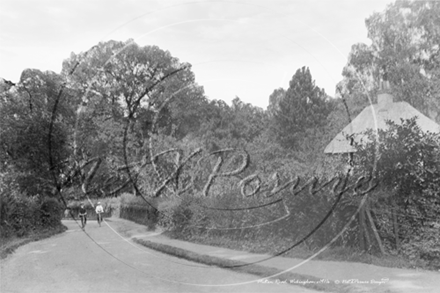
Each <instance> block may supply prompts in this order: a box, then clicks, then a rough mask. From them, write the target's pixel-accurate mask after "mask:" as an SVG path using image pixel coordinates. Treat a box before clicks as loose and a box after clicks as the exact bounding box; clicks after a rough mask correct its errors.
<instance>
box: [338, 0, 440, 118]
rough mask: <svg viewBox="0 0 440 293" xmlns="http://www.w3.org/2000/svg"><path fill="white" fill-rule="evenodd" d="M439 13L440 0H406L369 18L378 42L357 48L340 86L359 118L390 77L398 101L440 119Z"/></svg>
mask: <svg viewBox="0 0 440 293" xmlns="http://www.w3.org/2000/svg"><path fill="white" fill-rule="evenodd" d="M439 15H440V3H439V2H437V1H407V0H405V1H395V2H394V3H392V4H390V5H388V7H387V9H386V10H385V11H383V12H381V13H374V14H373V15H371V16H370V17H369V18H368V19H367V20H366V22H365V23H366V26H367V30H368V38H369V39H370V40H371V42H372V43H371V45H366V44H355V45H353V47H352V50H351V53H350V56H349V58H348V62H347V65H346V66H345V67H344V70H343V76H344V80H343V81H342V82H341V83H340V84H339V86H340V89H341V92H342V93H343V95H344V96H345V97H346V98H347V100H348V102H349V103H350V105H349V106H350V109H353V110H354V112H355V114H356V113H357V112H356V111H358V110H359V109H361V108H363V107H364V106H365V105H366V104H368V103H369V102H371V101H369V97H375V96H376V93H377V89H379V88H380V82H381V81H382V80H384V79H386V80H388V81H389V82H390V86H391V90H392V92H393V93H394V95H395V96H396V97H398V98H399V99H401V100H403V101H406V102H408V103H410V104H411V105H413V106H414V107H416V108H417V109H420V110H421V111H422V112H423V113H424V114H425V115H427V116H429V117H431V118H432V119H434V120H437V122H439V121H440V120H439V119H440V112H439V111H438V109H440V104H439V101H438V98H437V97H438V96H439V93H440V87H439V79H440V46H439V44H440V31H439V30H438V27H439V26H440V17H439ZM356 105H357V106H356Z"/></svg>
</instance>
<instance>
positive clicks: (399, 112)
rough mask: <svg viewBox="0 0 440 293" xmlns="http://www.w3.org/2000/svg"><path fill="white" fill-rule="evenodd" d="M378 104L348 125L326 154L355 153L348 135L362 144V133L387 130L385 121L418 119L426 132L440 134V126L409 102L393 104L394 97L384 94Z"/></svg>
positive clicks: (327, 149)
mask: <svg viewBox="0 0 440 293" xmlns="http://www.w3.org/2000/svg"><path fill="white" fill-rule="evenodd" d="M378 101H379V103H378V104H373V105H370V106H368V107H366V108H365V109H364V110H362V112H361V113H360V114H359V115H358V116H357V117H356V118H355V119H354V120H353V121H352V122H351V123H350V124H348V125H347V126H346V127H345V128H344V129H343V130H342V131H341V132H340V133H338V134H337V135H336V136H335V138H333V140H332V141H331V142H330V143H329V144H328V145H327V146H326V148H325V150H324V153H327V154H338V153H339V154H340V153H351V152H355V151H356V150H355V148H354V147H352V146H351V145H350V141H349V140H348V139H347V138H346V137H347V135H352V134H354V135H353V139H354V141H355V142H360V140H361V138H362V137H363V136H362V135H360V133H363V132H365V131H366V130H367V129H385V128H386V127H387V125H386V123H385V121H386V120H391V121H393V122H395V123H397V124H400V123H401V120H400V119H410V118H413V117H414V116H416V117H417V120H416V122H417V125H418V126H419V127H420V128H421V129H422V131H425V132H428V131H429V132H434V133H438V132H440V125H438V124H437V123H435V122H434V121H433V120H431V119H429V118H428V117H426V116H425V115H423V114H422V113H420V112H419V111H417V110H416V109H415V108H414V107H412V106H411V105H410V104H408V103H407V102H395V103H394V102H393V101H392V96H391V95H389V94H382V95H379V97H378Z"/></svg>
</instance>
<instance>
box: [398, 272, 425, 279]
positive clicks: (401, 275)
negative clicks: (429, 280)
mask: <svg viewBox="0 0 440 293" xmlns="http://www.w3.org/2000/svg"><path fill="white" fill-rule="evenodd" d="M420 275H421V273H403V274H397V276H399V277H405V278H407V277H417V276H420Z"/></svg>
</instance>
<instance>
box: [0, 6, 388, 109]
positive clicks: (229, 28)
mask: <svg viewBox="0 0 440 293" xmlns="http://www.w3.org/2000/svg"><path fill="white" fill-rule="evenodd" d="M391 2H392V1H391V0H236V1H231V0H230V1H222V0H212V1H209V0H201V1H200V0H199V1H198V0H121V1H117V0H87V1H84V0H48V1H44V0H34V1H32V0H0V77H3V78H5V79H7V80H11V81H13V82H16V81H18V80H19V78H20V74H21V72H22V71H23V69H25V68H37V69H40V70H43V71H44V70H52V71H55V72H60V70H61V65H62V61H63V60H64V59H66V58H68V57H69V56H70V53H71V52H75V53H79V52H82V51H86V50H88V49H89V48H91V47H92V46H94V45H96V44H97V43H98V42H100V41H107V40H110V39H114V40H119V41H126V40H127V39H129V38H132V39H134V40H135V42H137V43H138V44H139V45H157V46H159V47H160V48H161V49H164V50H168V51H170V52H171V54H172V55H173V56H175V57H177V58H179V59H180V60H181V61H183V62H189V63H191V64H192V65H193V67H192V69H193V72H194V73H195V75H196V81H197V83H198V84H199V85H202V86H203V87H204V88H205V92H206V94H207V96H208V98H209V99H222V100H225V101H227V102H228V103H229V102H230V101H231V100H232V99H234V98H235V96H238V97H240V99H241V100H243V101H245V102H247V103H251V104H253V105H256V106H259V107H262V108H266V107H267V105H268V101H269V96H270V94H271V93H272V92H273V90H274V89H276V88H279V87H283V88H287V87H288V84H289V80H290V79H291V77H292V75H293V74H294V73H295V71H296V70H297V69H298V68H300V67H302V66H308V67H309V68H310V70H311V73H312V77H313V78H314V79H315V81H316V85H318V86H319V87H323V88H324V89H325V90H326V92H327V93H328V94H329V95H331V96H333V95H334V92H335V85H336V83H337V82H338V81H340V80H341V79H342V76H341V72H342V68H343V67H344V65H345V64H346V62H347V57H348V53H349V52H350V48H351V46H352V45H353V44H355V43H358V42H364V43H369V40H368V39H367V30H366V27H365V18H367V17H368V16H370V15H371V14H372V13H373V12H374V11H378V12H380V11H383V10H384V9H385V8H386V5H387V4H389V3H391Z"/></svg>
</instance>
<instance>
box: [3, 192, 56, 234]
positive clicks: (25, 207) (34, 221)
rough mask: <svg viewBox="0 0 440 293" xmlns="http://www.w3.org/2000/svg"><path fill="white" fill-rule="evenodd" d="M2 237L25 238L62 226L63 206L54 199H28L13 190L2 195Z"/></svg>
mask: <svg viewBox="0 0 440 293" xmlns="http://www.w3.org/2000/svg"><path fill="white" fill-rule="evenodd" d="M0 203H1V211H0V212H1V225H0V229H1V230H0V232H1V235H2V237H4V238H9V237H12V236H18V237H23V236H26V235H28V234H29V233H31V232H36V231H40V230H44V229H51V228H56V227H58V226H59V225H60V224H61V217H62V210H63V209H62V205H61V204H60V203H59V202H58V201H57V200H56V199H54V198H49V197H46V198H42V197H40V196H35V197H28V196H25V195H22V194H20V193H18V192H14V191H12V190H8V191H7V192H6V191H3V192H2V193H1V201H0Z"/></svg>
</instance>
